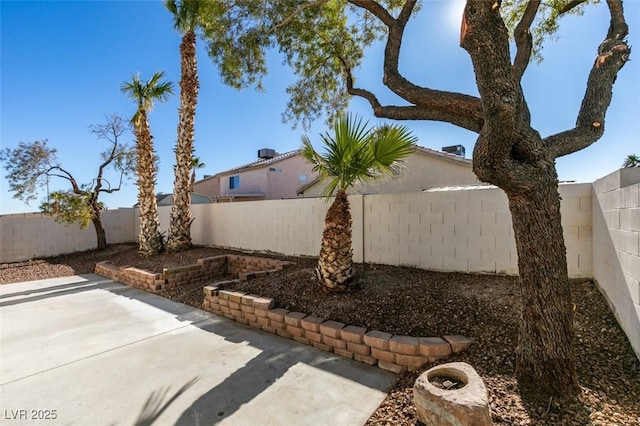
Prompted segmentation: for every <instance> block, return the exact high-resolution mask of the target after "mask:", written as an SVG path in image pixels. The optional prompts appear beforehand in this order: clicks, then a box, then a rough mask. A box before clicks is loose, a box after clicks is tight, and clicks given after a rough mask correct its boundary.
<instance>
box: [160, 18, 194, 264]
mask: <svg viewBox="0 0 640 426" xmlns="http://www.w3.org/2000/svg"><path fill="white" fill-rule="evenodd" d="M180 57H181V73H182V77H181V80H180V112H179V123H178V141H177V146H176V166H175V169H174V170H175V179H174V183H173V205H172V207H171V221H170V222H169V235H168V237H167V249H168V250H170V251H179V250H184V249H188V248H189V247H191V223H192V222H193V219H192V218H191V211H190V206H191V181H190V178H191V159H192V157H193V132H194V118H195V113H196V104H197V102H198V86H199V83H198V68H197V62H196V35H195V32H193V31H188V32H187V33H185V35H184V36H183V37H182V42H181V43H180Z"/></svg>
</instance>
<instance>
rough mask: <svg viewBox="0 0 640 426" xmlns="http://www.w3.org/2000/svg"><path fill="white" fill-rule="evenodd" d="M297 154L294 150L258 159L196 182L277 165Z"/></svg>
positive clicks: (298, 151) (298, 152)
mask: <svg viewBox="0 0 640 426" xmlns="http://www.w3.org/2000/svg"><path fill="white" fill-rule="evenodd" d="M298 154H300V150H299V149H296V150H294V151H289V152H285V153H284V154H278V155H276V156H275V157H273V158H265V159H260V160H257V161H254V162H252V163H248V164H244V165H242V166H237V167H234V168H232V169H228V170H224V171H222V172H218V173H216V174H215V175H212V176H208V177H206V178H204V179H200V180H199V181H197V182H203V181H206V180H209V179H213V178H215V177H220V176H223V175H227V174H229V173H237V172H241V171H245V170H250V169H256V168H259V167H265V166H268V165H271V164H274V163H277V162H279V161H282V160H286V159H287V158H291V157H295V156H296V155H298Z"/></svg>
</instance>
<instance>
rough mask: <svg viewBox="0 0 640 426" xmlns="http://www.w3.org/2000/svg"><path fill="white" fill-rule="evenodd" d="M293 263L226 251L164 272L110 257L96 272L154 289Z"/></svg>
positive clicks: (245, 274) (245, 275) (251, 274)
mask: <svg viewBox="0 0 640 426" xmlns="http://www.w3.org/2000/svg"><path fill="white" fill-rule="evenodd" d="M291 263H292V262H287V261H283V260H277V259H268V258H265V257H256V256H242V255H235V254H227V255H221V256H212V257H205V258H202V259H198V260H197V261H196V263H195V264H192V265H186V266H179V267H177V268H170V269H167V268H165V269H163V271H162V272H161V273H154V272H150V271H147V270H144V269H138V268H133V267H130V266H116V265H113V264H111V263H109V261H103V262H99V263H96V267H95V273H96V274H98V275H102V276H103V277H107V278H110V279H112V280H115V281H120V282H122V283H125V284H127V285H130V286H133V287H137V288H140V289H143V290H146V291H150V292H152V293H155V292H156V291H158V290H161V289H167V288H173V287H178V286H181V285H189V284H197V283H201V284H206V283H208V282H211V281H213V280H214V279H215V278H219V276H220V275H222V274H234V275H236V276H237V277H238V278H239V279H241V280H243V281H246V280H248V279H251V278H254V277H258V276H261V275H266V274H270V273H272V272H276V271H279V270H281V269H283V268H284V267H286V266H287V265H290V264H291Z"/></svg>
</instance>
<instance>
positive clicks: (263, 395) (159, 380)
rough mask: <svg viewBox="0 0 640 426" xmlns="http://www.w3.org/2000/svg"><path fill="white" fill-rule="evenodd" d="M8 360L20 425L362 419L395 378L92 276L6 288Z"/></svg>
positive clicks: (7, 378) (8, 401)
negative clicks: (40, 422) (40, 419)
mask: <svg viewBox="0 0 640 426" xmlns="http://www.w3.org/2000/svg"><path fill="white" fill-rule="evenodd" d="M0 360H1V363H0V416H2V417H0V418H1V419H2V420H3V421H11V424H16V425H19V424H33V422H34V420H36V419H34V416H36V417H37V416H45V415H47V414H48V415H49V421H47V423H48V424H65V425H66V424H94V425H115V424H131V425H150V424H154V425H165V424H166V425H174V424H177V425H194V424H199V425H204V424H221V425H246V424H253V425H282V424H323V425H324V424H331V425H358V424H363V423H365V422H366V420H367V419H368V418H369V416H370V415H371V414H372V413H373V411H375V409H376V408H377V406H378V405H379V404H380V402H381V401H382V400H383V399H384V397H385V396H386V392H387V391H388V390H389V389H390V388H391V386H393V384H394V383H395V380H396V376H395V375H393V374H391V373H389V372H386V371H382V370H380V369H378V368H375V367H370V366H367V365H364V364H361V363H358V362H355V361H351V360H348V359H345V358H342V357H339V356H337V355H335V354H330V353H326V352H324V351H321V350H318V349H316V348H313V347H309V346H306V345H303V344H299V343H297V342H295V341H291V340H288V339H283V338H280V337H277V336H274V335H271V334H268V333H263V332H261V331H259V330H255V329H252V328H250V327H246V326H243V325H242V324H237V323H235V322H233V321H230V320H227V319H226V318H221V317H218V316H215V315H213V314H210V313H208V312H204V311H201V310H198V309H194V308H193V307H190V306H186V305H182V304H179V303H175V302H172V301H170V300H167V299H164V298H162V297H159V296H157V295H153V294H149V293H146V292H143V291H140V290H137V289H134V288H130V287H127V286H124V285H122V284H120V283H117V282H114V281H111V280H107V279H104V278H103V277H100V276H98V275H93V274H88V275H81V276H72V277H65V278H64V279H60V278H56V279H50V280H41V281H31V282H25V283H17V284H8V285H1V286H0ZM47 410H48V411H47ZM54 410H55V419H52V417H53V413H54Z"/></svg>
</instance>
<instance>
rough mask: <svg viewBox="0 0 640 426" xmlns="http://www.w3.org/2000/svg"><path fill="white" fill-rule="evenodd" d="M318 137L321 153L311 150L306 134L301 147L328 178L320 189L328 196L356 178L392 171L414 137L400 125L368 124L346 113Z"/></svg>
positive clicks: (316, 168)
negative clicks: (322, 148) (371, 125)
mask: <svg viewBox="0 0 640 426" xmlns="http://www.w3.org/2000/svg"><path fill="white" fill-rule="evenodd" d="M320 140H321V141H322V143H323V144H324V145H325V148H326V149H325V152H324V153H323V154H318V153H317V152H316V151H315V150H314V148H313V146H312V144H311V141H310V140H309V138H308V136H306V135H304V136H303V138H302V148H301V150H302V155H303V157H304V158H305V159H306V160H307V161H308V162H309V163H311V164H312V165H313V166H314V167H313V171H315V172H318V173H319V174H320V175H321V177H322V178H326V177H329V178H330V180H329V182H328V184H327V186H326V188H324V190H323V192H322V195H323V196H325V197H330V196H331V195H333V194H334V192H335V191H336V190H337V189H344V190H347V189H348V188H349V187H351V186H353V185H354V184H355V183H356V182H361V181H367V180H372V179H377V178H379V177H380V176H381V175H383V174H385V173H389V172H393V171H394V170H395V167H396V166H397V164H398V163H399V162H401V161H402V160H403V159H404V158H405V157H407V156H408V155H410V154H411V152H413V150H414V145H415V142H416V141H417V138H416V137H415V136H413V135H412V134H411V132H410V131H409V130H408V129H407V128H406V127H404V126H395V125H384V126H381V127H379V128H370V127H369V125H368V123H367V122H363V120H362V119H361V118H357V117H354V116H352V115H350V114H348V115H343V116H341V117H340V118H339V119H338V120H336V122H335V123H334V126H333V133H332V134H329V133H323V134H321V135H320Z"/></svg>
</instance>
